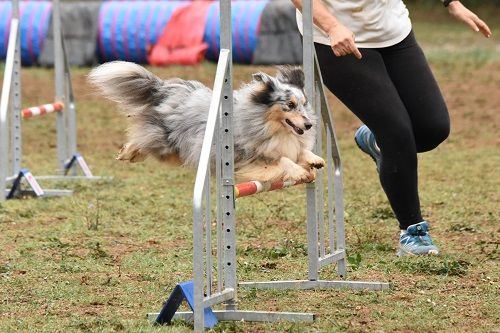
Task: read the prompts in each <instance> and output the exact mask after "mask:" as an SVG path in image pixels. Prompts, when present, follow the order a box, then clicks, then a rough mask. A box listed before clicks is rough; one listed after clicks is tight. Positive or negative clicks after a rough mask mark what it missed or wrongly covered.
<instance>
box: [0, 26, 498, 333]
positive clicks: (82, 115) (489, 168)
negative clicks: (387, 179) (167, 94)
mask: <svg viewBox="0 0 500 333" xmlns="http://www.w3.org/2000/svg"><path fill="white" fill-rule="evenodd" d="M438 24H439V31H441V32H440V33H439V34H443V35H442V37H439V38H443V39H437V40H438V43H440V42H439V41H441V40H444V39H447V40H448V41H449V43H450V44H454V45H460V43H461V42H462V35H461V34H458V35H457V34H455V30H454V29H455V28H454V27H455V25H454V24H450V25H444V24H443V23H442V22H441V23H433V22H430V23H429V22H428V23H425V22H424V23H422V22H420V21H419V22H418V23H417V24H416V29H417V35H418V36H421V37H422V42H423V46H424V50H425V49H427V48H429V49H430V50H431V53H430V61H431V65H432V67H433V69H434V71H435V74H436V76H437V79H438V81H439V82H440V84H441V87H442V90H443V92H444V95H445V97H446V100H447V102H448V105H449V107H450V111H451V117H452V123H453V130H452V134H451V136H450V138H449V139H448V140H447V141H446V142H445V143H444V144H443V145H441V146H440V147H439V148H438V149H436V150H435V151H433V152H431V153H427V154H423V155H421V156H420V157H419V165H420V185H421V201H422V207H423V211H424V215H425V216H426V217H428V218H429V220H430V221H431V223H432V234H433V236H434V238H435V240H436V242H437V243H438V245H439V246H440V247H441V249H442V252H443V255H441V256H439V257H436V258H403V259H398V258H396V257H395V255H394V254H395V249H396V245H397V242H396V240H397V224H396V221H395V219H394V217H393V214H392V212H391V210H390V208H389V206H388V203H387V201H386V199H385V197H384V195H383V193H382V190H381V188H380V185H379V183H378V180H377V176H376V171H375V166H374V165H373V163H372V161H371V160H370V159H369V158H367V157H366V156H364V155H363V154H361V153H360V152H359V151H358V150H357V148H356V147H355V144H354V142H353V140H352V134H353V131H354V129H355V128H356V126H357V125H358V124H359V122H358V121H357V120H356V119H354V117H353V116H352V115H351V114H350V113H349V112H348V111H346V110H345V108H344V107H343V106H342V105H340V104H339V103H338V102H337V101H336V100H335V99H334V98H332V99H331V102H332V106H333V110H334V117H335V121H336V127H337V134H338V137H339V143H340V147H341V153H342V157H343V165H344V187H345V210H346V235H347V244H348V255H349V260H348V263H349V267H348V271H349V273H348V278H349V279H352V280H374V281H388V282H391V283H392V284H393V289H392V290H390V291H385V292H370V291H349V290H310V291H256V290H240V291H239V294H238V296H239V304H238V305H239V308H240V309H247V310H252V309H256V310H273V311H297V312H312V313H315V314H317V320H316V321H315V322H314V323H312V324H304V323H274V324H266V323H248V322H238V323H220V324H219V325H218V326H216V328H215V329H214V330H213V331H214V332H436V331H439V332H457V331H462V332H470V331H474V332H494V331H498V327H500V309H499V304H498V299H499V296H500V295H499V288H498V284H499V278H500V274H499V273H500V272H499V269H498V259H499V255H498V245H499V243H500V240H499V237H498V232H499V228H498V221H499V212H498V199H499V197H498V188H499V185H500V184H499V183H500V179H499V177H498V172H497V169H498V165H499V162H500V157H499V154H498V144H499V141H498V123H499V122H498V120H499V115H498V105H500V104H499V103H500V99H499V98H498V97H496V96H497V93H498V87H499V86H500V61H499V59H498V53H495V52H497V51H498V49H497V48H496V49H493V51H492V49H490V47H489V46H487V47H486V46H484V44H483V41H482V40H481V41H479V38H473V39H471V41H472V42H470V43H469V44H471V45H469V46H470V48H471V49H474V48H477V50H478V51H477V53H474V52H472V53H471V52H460V51H458V50H457V51H453V52H452V51H450V53H449V54H447V55H446V56H443V57H442V56H441V55H440V54H441V53H440V52H441V51H439V49H438V48H437V47H436V46H435V45H436V44H433V39H434V38H437V37H438V36H441V35H437V33H436V35H434V34H433V33H434V30H436V31H437V30H438V29H437V25H438ZM443 25H444V26H443ZM435 28H436V29H435ZM457 31H458V30H457ZM475 37H478V36H475ZM491 42H492V43H494V45H497V46H496V47H498V42H496V41H494V40H492V41H491ZM488 45H489V44H488ZM433 48H435V50H437V51H435V53H433V52H434V51H432V50H433ZM494 50H496V51H494ZM449 55H453V56H449ZM88 70H89V69H75V70H74V72H73V76H74V85H75V89H76V96H77V98H78V104H77V110H78V135H79V137H78V138H79V150H80V151H81V152H82V153H83V154H84V156H85V158H86V160H87V162H88V163H89V165H90V167H91V168H92V170H93V172H94V173H95V174H97V175H111V176H113V177H114V180H113V181H111V182H104V181H102V182H96V183H84V182H81V183H77V184H65V183H55V184H46V185H50V187H61V188H72V189H75V192H76V193H75V195H74V196H72V197H65V198H54V199H25V200H13V201H8V202H6V203H4V204H2V205H0V231H1V232H0V248H1V251H0V290H1V291H2V292H1V293H0V332H20V331H21V332H119V331H127V332H190V331H191V330H192V327H191V326H190V324H186V323H183V322H180V321H179V322H176V323H175V325H173V326H170V327H161V328H156V327H152V326H151V325H150V324H149V323H148V322H147V320H146V319H145V315H146V313H148V312H155V311H158V310H159V309H160V307H161V305H162V303H163V302H164V301H165V300H166V298H167V297H168V294H169V293H170V291H171V290H172V289H173V287H174V286H175V284H176V283H178V282H181V281H185V280H188V279H190V278H191V276H192V249H191V247H192V231H191V221H192V215H191V202H192V201H191V200H192V190H193V183H194V172H193V171H192V170H187V169H183V168H179V167H172V166H164V165H160V164H158V163H157V162H154V161H147V162H145V163H141V164H134V165H129V164H123V163H120V162H118V161H115V160H114V155H115V154H116V152H117V151H118V149H119V147H120V145H121V144H122V143H123V141H124V130H125V127H126V123H125V119H123V118H122V117H121V116H120V115H119V114H118V113H117V112H116V107H115V105H114V104H112V103H109V102H107V101H104V100H103V99H101V98H99V97H97V96H95V95H94V94H92V92H91V90H90V89H89V87H88V86H87V85H86V84H85V75H86V74H87V73H88ZM153 70H154V71H155V72H156V73H158V74H160V75H161V76H163V77H169V76H182V77H184V78H196V79H199V80H201V81H202V82H204V83H205V84H210V85H211V84H212V80H213V75H214V70H215V66H214V64H211V63H205V64H202V65H200V66H196V67H192V68H183V67H177V66H174V67H168V68H154V69H153ZM257 70H265V71H268V72H272V71H273V70H274V69H272V68H267V67H250V66H235V75H236V78H235V83H236V85H239V83H240V82H242V81H246V80H248V78H249V77H250V73H253V72H255V71H257ZM52 75H53V73H52V71H51V70H47V69H41V68H31V69H23V104H24V105H29V104H39V103H43V102H47V101H50V100H51V99H52V98H53V97H52V96H53V88H52V87H51V85H52V82H51V80H52ZM48 82H49V83H50V84H49V85H48V84H47V83H48ZM54 122H55V121H54V118H53V117H51V116H50V115H49V116H47V117H45V118H44V119H38V120H28V121H26V122H25V123H24V124H23V126H24V127H23V150H24V153H25V156H24V157H25V158H24V165H26V166H28V167H30V169H31V171H32V172H33V173H34V174H35V175H39V174H47V173H51V172H53V170H54V169H55V168H56V162H55V147H54V145H53V144H52V143H53V142H55V130H54V128H55V124H54ZM42 135H46V136H47V138H46V139H43V140H40V139H39V138H40V137H41V136H42ZM304 220H305V191H304V188H303V187H297V188H291V189H286V190H283V191H276V192H272V193H263V194H259V195H257V196H253V197H248V198H244V199H240V200H238V201H237V223H238V228H237V229H238V230H237V235H238V236H237V237H238V246H239V247H238V249H237V262H238V272H239V273H238V274H239V275H238V278H239V279H240V280H241V281H252V280H268V279H269V280H276V279H304V278H306V277H307V257H306V247H307V245H306V236H305V223H304ZM321 277H322V278H323V279H337V278H338V277H337V275H336V271H335V267H328V268H325V269H324V270H323V271H322V273H321Z"/></svg>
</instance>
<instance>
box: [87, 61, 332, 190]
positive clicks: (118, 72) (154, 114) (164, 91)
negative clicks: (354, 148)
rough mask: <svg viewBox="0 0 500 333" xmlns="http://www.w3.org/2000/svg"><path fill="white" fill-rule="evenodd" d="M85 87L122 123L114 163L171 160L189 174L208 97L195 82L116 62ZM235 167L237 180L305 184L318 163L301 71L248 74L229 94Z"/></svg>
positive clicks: (288, 68)
mask: <svg viewBox="0 0 500 333" xmlns="http://www.w3.org/2000/svg"><path fill="white" fill-rule="evenodd" d="M89 81H90V82H91V83H92V84H93V85H94V86H96V87H97V88H98V89H99V90H100V92H101V93H102V94H103V95H104V96H106V97H108V98H109V99H111V100H113V101H115V102H117V103H119V104H120V105H121V106H122V109H123V110H124V111H125V112H126V114H127V115H128V119H129V120H130V128H129V130H128V143H126V144H125V145H124V146H123V148H122V149H121V151H120V152H119V154H118V156H117V159H119V160H124V161H130V162H139V161H143V160H144V159H146V158H147V157H148V156H150V155H151V156H153V157H155V158H156V159H158V160H160V161H168V160H170V159H171V158H172V156H175V157H177V158H178V159H179V160H180V162H181V163H183V164H184V165H186V166H190V167H196V166H197V163H198V159H199V156H200V152H201V146H202V142H203V136H204V132H205V126H206V122H207V116H208V109H209V105H210V99H211V96H212V90H211V89H210V88H208V87H206V86H205V85H203V84H202V83H200V82H198V81H187V80H182V79H178V78H174V79H169V80H162V79H160V78H159V77H157V76H156V75H154V74H152V73H151V72H149V71H148V70H146V69H145V68H144V67H141V66H139V65H137V64H134V63H130V62H123V61H115V62H110V63H106V64H103V65H100V66H98V67H97V68H95V69H93V70H92V72H91V73H90V74H89ZM233 110H234V115H233V119H234V131H233V134H234V159H235V161H234V162H235V175H236V177H237V178H238V179H239V180H257V181H275V180H285V181H286V180H293V181H312V180H313V179H314V176H315V172H314V169H318V168H322V167H323V166H324V165H325V161H324V160H323V159H322V158H321V157H319V156H317V155H315V154H314V153H312V152H311V149H312V147H313V144H314V140H315V132H316V129H315V126H316V117H315V114H314V112H313V110H312V108H311V106H310V103H308V100H307V97H306V96H305V94H304V73H303V72H302V70H301V69H300V68H297V67H291V66H284V67H278V72H277V74H276V76H271V75H268V74H266V73H262V72H259V73H256V74H253V80H252V81H251V82H250V83H247V84H244V85H243V86H242V87H241V88H240V89H238V90H235V91H234V107H233Z"/></svg>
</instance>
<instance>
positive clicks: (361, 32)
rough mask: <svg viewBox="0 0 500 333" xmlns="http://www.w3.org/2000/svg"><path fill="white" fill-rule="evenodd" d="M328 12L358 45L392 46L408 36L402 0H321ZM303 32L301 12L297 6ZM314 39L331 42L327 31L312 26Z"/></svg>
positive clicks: (366, 46) (299, 22) (318, 41)
mask: <svg viewBox="0 0 500 333" xmlns="http://www.w3.org/2000/svg"><path fill="white" fill-rule="evenodd" d="M322 1H323V3H324V5H325V6H326V7H327V8H328V9H329V10H330V12H331V13H332V14H333V15H334V16H335V17H336V18H337V19H338V20H339V21H340V22H341V23H342V24H343V25H345V26H346V27H347V28H349V29H350V30H351V31H352V32H353V33H354V36H355V42H356V46H357V47H360V48H379V47H387V46H392V45H394V44H397V43H399V42H400V41H402V40H403V39H405V38H406V36H408V34H409V33H410V31H411V29H412V27H411V21H410V18H409V16H408V9H407V8H406V6H405V4H404V3H403V1H402V0H322ZM297 24H298V27H299V30H300V33H301V34H302V33H303V32H302V15H301V13H300V12H299V11H298V10H297ZM313 38H314V41H315V42H316V43H320V44H326V45H331V43H330V39H329V37H328V35H327V34H326V33H325V32H324V31H322V30H321V29H319V28H318V27H317V26H316V25H315V26H314V32H313Z"/></svg>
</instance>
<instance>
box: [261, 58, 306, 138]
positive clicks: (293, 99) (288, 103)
mask: <svg viewBox="0 0 500 333" xmlns="http://www.w3.org/2000/svg"><path fill="white" fill-rule="evenodd" d="M253 79H254V83H255V89H254V91H253V93H252V100H253V102H254V103H256V104H262V105H265V106H266V107H267V111H266V120H267V121H269V122H271V123H273V128H274V129H275V130H283V129H284V130H288V131H291V132H293V133H294V134H295V135H303V134H304V133H305V132H306V131H308V130H309V129H311V127H312V126H313V125H314V114H313V112H312V109H311V106H310V103H308V101H307V98H306V96H305V94H304V72H303V71H302V70H301V69H300V68H298V67H290V66H284V67H278V73H277V75H276V77H272V76H270V75H268V74H265V73H262V72H259V73H256V74H254V75H253Z"/></svg>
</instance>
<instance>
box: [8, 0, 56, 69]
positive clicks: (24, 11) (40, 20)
mask: <svg viewBox="0 0 500 333" xmlns="http://www.w3.org/2000/svg"><path fill="white" fill-rule="evenodd" d="M51 14H52V4H51V2H50V1H22V2H21V3H20V6H19V17H20V23H21V24H20V32H21V62H22V64H23V65H28V66H29V65H33V64H34V63H36V61H37V59H38V56H39V55H40V53H41V51H42V47H43V42H44V41H45V37H46V34H47V29H48V27H49V22H50V15H51ZM11 17H12V5H11V2H10V1H0V59H5V56H6V54H7V47H8V45H9V33H10V20H11Z"/></svg>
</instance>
